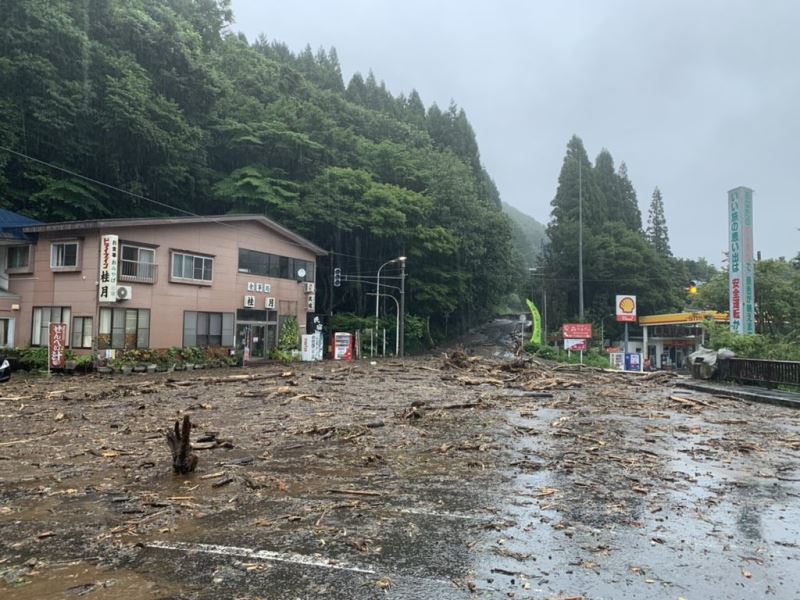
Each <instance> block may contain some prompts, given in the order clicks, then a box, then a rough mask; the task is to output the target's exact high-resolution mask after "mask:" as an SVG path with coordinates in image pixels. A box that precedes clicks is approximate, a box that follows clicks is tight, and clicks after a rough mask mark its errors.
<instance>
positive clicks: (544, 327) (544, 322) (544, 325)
mask: <svg viewBox="0 0 800 600" xmlns="http://www.w3.org/2000/svg"><path fill="white" fill-rule="evenodd" d="M542 285H544V279H542ZM542 303H543V304H544V307H543V311H542V312H543V314H542V336H543V337H542V343H543V344H544V345H545V346H547V288H542Z"/></svg>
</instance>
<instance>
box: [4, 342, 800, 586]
mask: <svg viewBox="0 0 800 600" xmlns="http://www.w3.org/2000/svg"><path fill="white" fill-rule="evenodd" d="M675 384H676V378H674V377H672V376H670V375H662V374H658V375H656V376H653V377H647V376H645V377H642V376H635V375H624V374H609V373H603V372H598V371H594V370H582V371H578V370H575V369H572V368H557V369H554V368H553V366H552V365H547V364H544V363H541V362H536V361H527V362H525V361H511V360H507V359H506V360H501V359H492V358H490V357H481V358H478V357H467V356H464V355H460V354H456V355H452V354H451V355H449V356H448V358H447V359H446V360H445V359H444V358H443V357H442V356H441V355H439V356H431V357H424V358H418V359H409V360H404V361H402V362H401V361H398V360H385V361H377V362H376V363H375V364H370V362H369V361H362V362H360V363H354V364H347V365H342V364H340V363H335V364H334V363H331V362H325V363H320V364H293V365H291V367H286V366H281V365H265V366H262V367H259V368H251V369H246V370H236V369H233V370H214V371H195V372H192V373H173V374H163V375H131V376H127V377H124V376H120V377H98V376H84V377H77V376H76V377H53V378H51V379H49V380H47V379H24V378H15V379H14V380H13V381H12V382H10V383H9V384H7V385H4V386H3V387H2V388H1V389H0V393H1V394H2V398H1V399H0V435H1V437H0V577H1V579H0V596H2V597H3V598H14V599H41V598H75V597H81V598H83V597H85V598H89V599H101V598H113V599H114V600H127V599H140V598H148V599H149V598H161V599H166V598H176V599H177V598H182V599H190V598H191V599H195V598H196V599H206V598H208V599H211V598H214V599H225V598H240V599H245V598H247V599H256V598H264V599H267V598H269V599H279V598H280V599H300V598H302V599H306V598H308V599H311V598H323V597H325V598H355V599H360V598H409V599H411V598H420V599H428V598H431V599H437V598H442V599H450V598H470V597H477V598H547V599H550V598H564V599H566V598H573V599H579V598H580V599H586V600H588V599H601V598H609V599H611V598H613V599H617V598H669V599H672V600H677V599H679V598H685V599H686V600H691V599H696V598H698V599H699V598H702V599H709V598H743V599H744V598H748V599H749V598H770V597H774V598H796V597H798V595H797V594H798V589H800V571H798V565H799V563H798V560H800V546H799V545H800V454H799V453H800V415H799V414H798V413H797V412H793V411H792V410H791V409H784V408H779V407H774V406H767V405H756V404H747V403H744V402H741V401H738V400H732V399H726V398H720V397H713V396H709V395H705V394H702V393H690V392H687V391H683V390H680V389H679V388H677V387H675ZM184 414H189V415H190V417H191V420H192V423H193V425H194V429H193V431H192V442H193V444H194V445H195V450H194V451H195V453H196V454H197V455H198V456H199V464H198V468H197V471H196V472H194V473H192V474H189V475H187V476H177V475H174V474H173V473H172V468H171V457H170V455H169V450H168V448H167V445H166V442H165V429H166V428H167V427H169V426H171V424H172V423H174V421H175V420H176V419H178V418H180V417H181V416H182V415H184Z"/></svg>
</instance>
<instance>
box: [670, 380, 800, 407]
mask: <svg viewBox="0 0 800 600" xmlns="http://www.w3.org/2000/svg"><path fill="white" fill-rule="evenodd" d="M675 385H676V386H677V387H682V388H687V389H690V390H696V391H698V392H706V393H709V394H722V395H725V396H731V397H733V398H738V399H740V400H747V401H750V402H760V403H762V404H773V405H775V406H787V407H789V408H798V409H800V394H794V393H792V392H780V391H775V390H767V389H764V388H758V387H745V386H727V385H719V384H716V385H715V384H710V383H699V382H697V381H676V382H675Z"/></svg>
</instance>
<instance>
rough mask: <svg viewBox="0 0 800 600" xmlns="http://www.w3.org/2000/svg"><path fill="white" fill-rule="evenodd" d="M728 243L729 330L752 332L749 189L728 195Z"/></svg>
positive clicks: (753, 276) (753, 300) (753, 302)
mask: <svg viewBox="0 0 800 600" xmlns="http://www.w3.org/2000/svg"><path fill="white" fill-rule="evenodd" d="M728 241H729V252H728V261H729V263H728V267H729V291H730V314H729V319H730V324H731V331H735V332H736V333H744V334H751V333H755V332H756V328H755V269H754V266H753V190H751V189H750V188H746V187H738V188H735V189H733V190H731V191H729V192H728Z"/></svg>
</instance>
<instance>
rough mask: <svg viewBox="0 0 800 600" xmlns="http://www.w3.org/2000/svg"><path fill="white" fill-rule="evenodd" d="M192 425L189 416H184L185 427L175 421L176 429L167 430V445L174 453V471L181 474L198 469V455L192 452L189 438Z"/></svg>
mask: <svg viewBox="0 0 800 600" xmlns="http://www.w3.org/2000/svg"><path fill="white" fill-rule="evenodd" d="M191 432H192V423H191V421H190V420H189V415H184V416H183V425H181V423H180V421H175V428H174V429H168V430H167V445H168V446H169V449H170V451H171V452H172V469H173V470H174V471H175V472H176V473H178V474H180V475H185V474H186V473H191V472H192V471H194V470H195V468H196V467H197V455H196V454H194V453H193V452H192V445H191V442H190V441H189V437H190V435H191Z"/></svg>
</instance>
